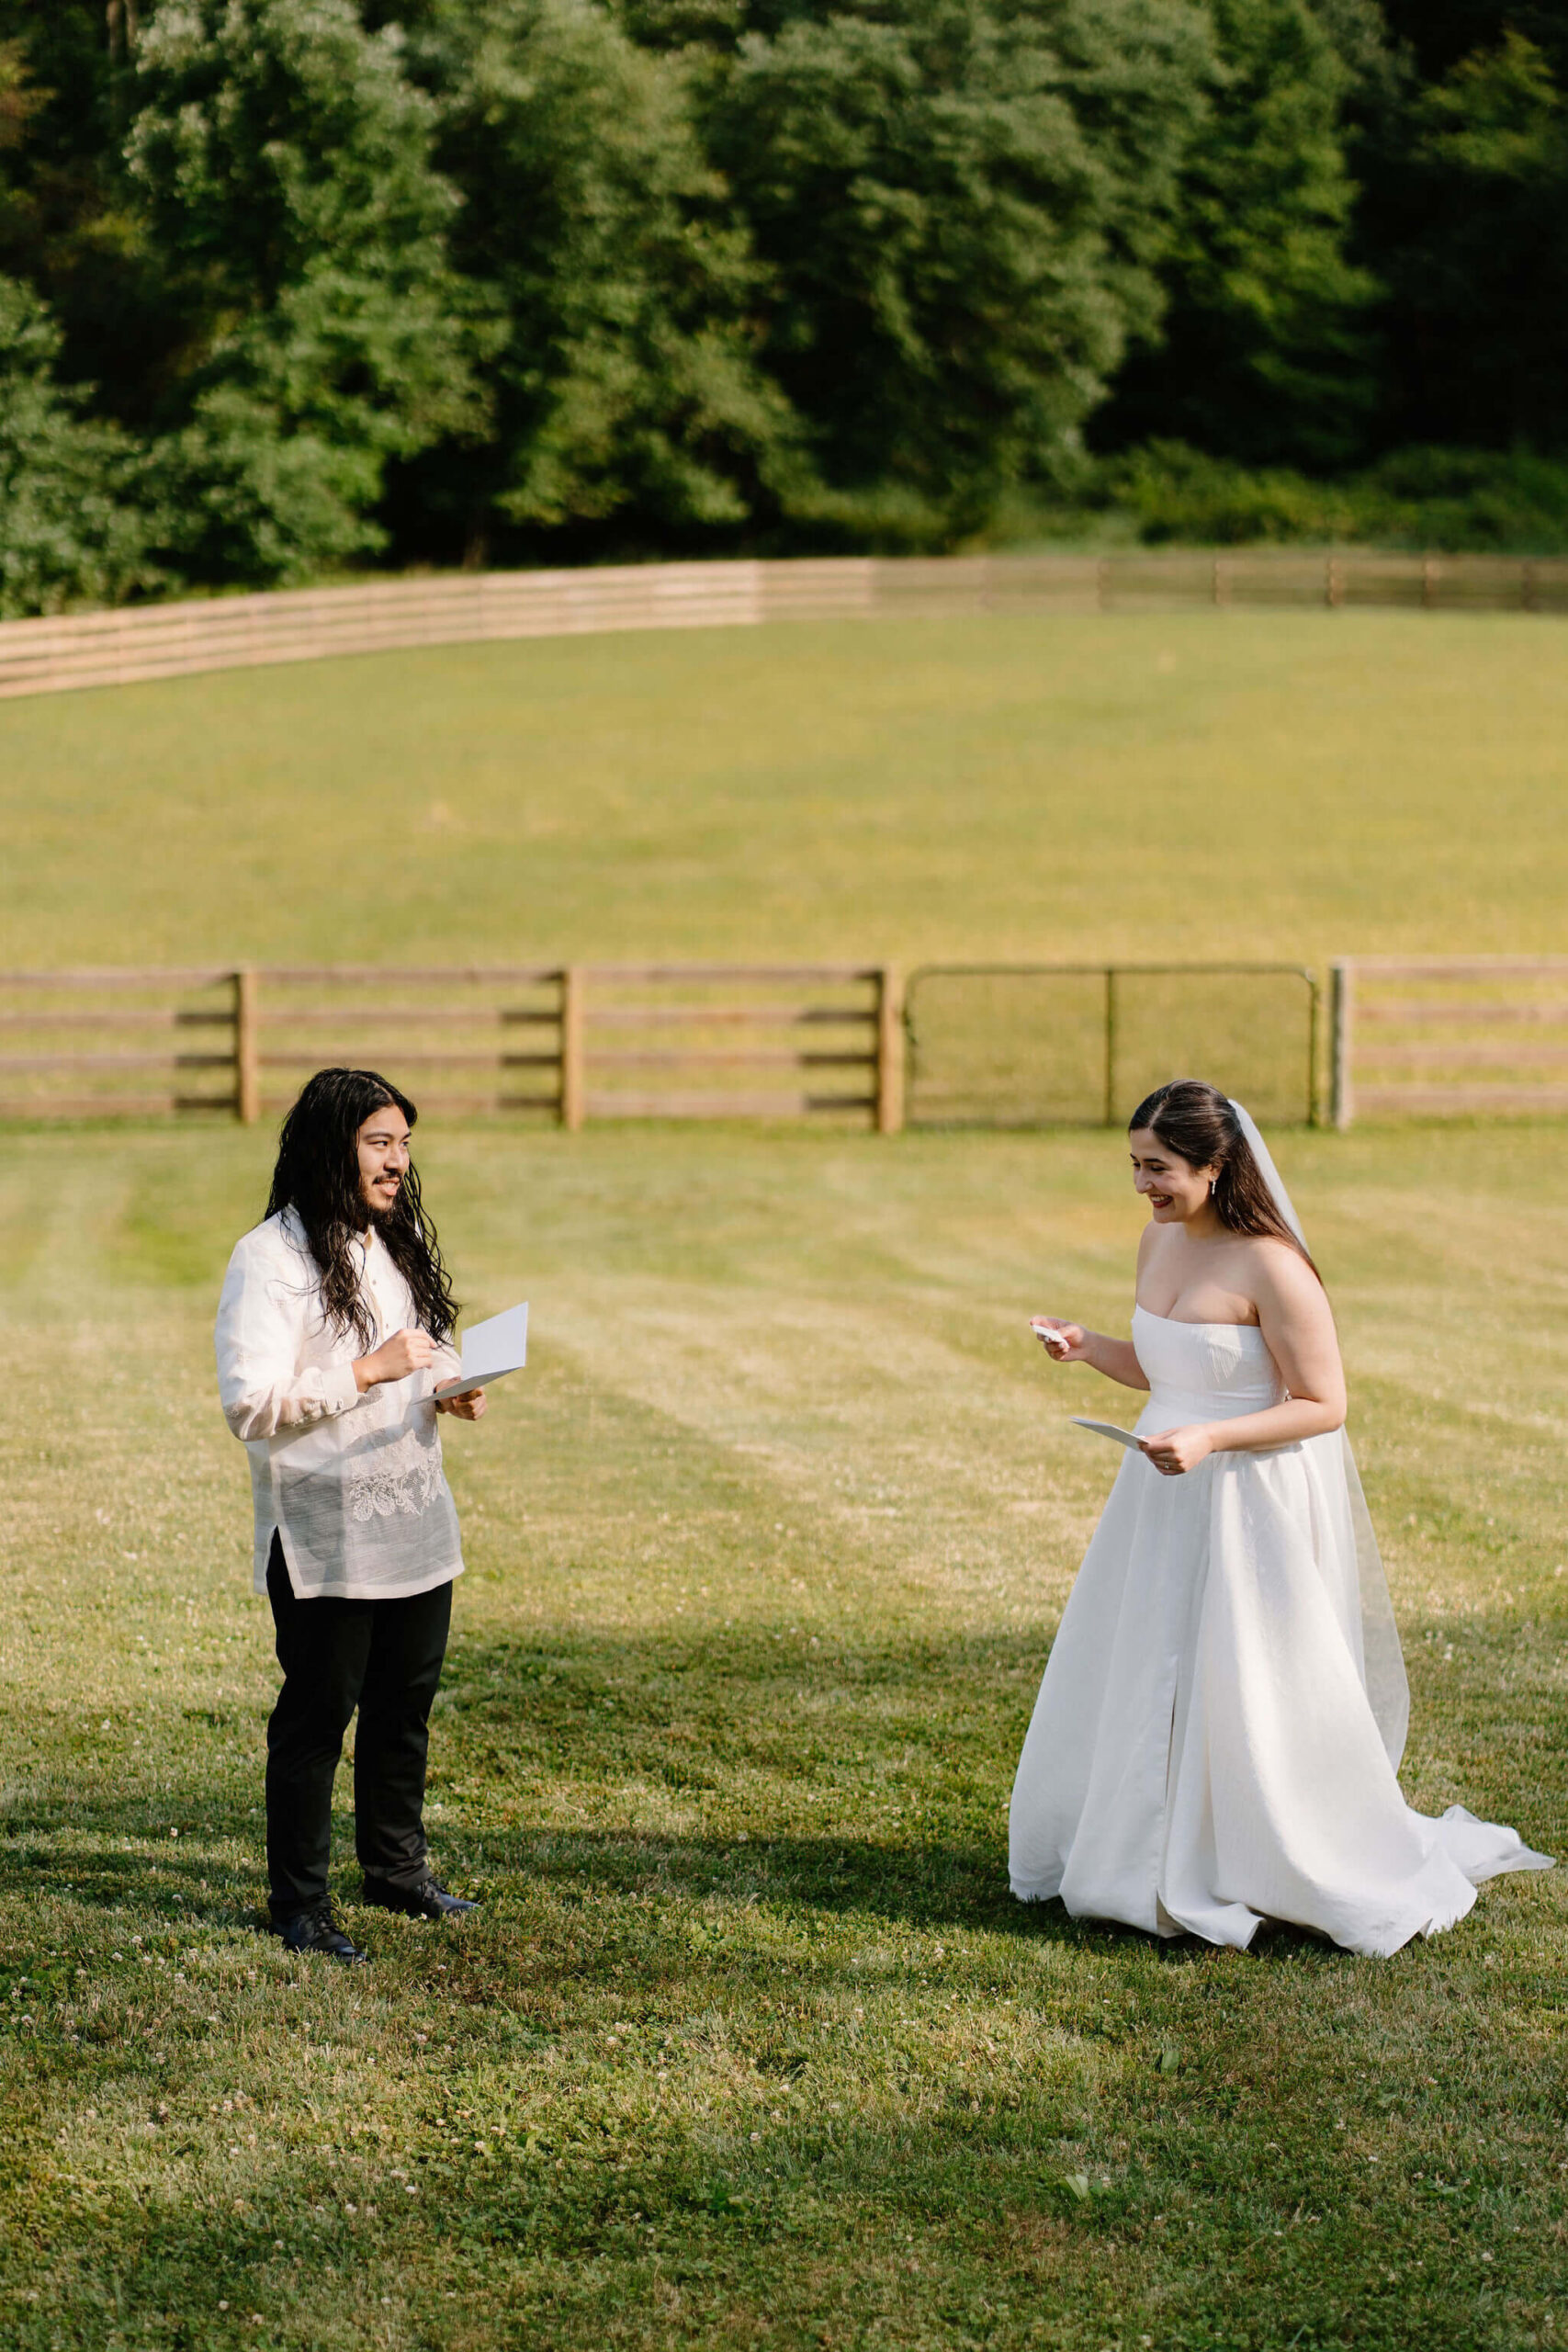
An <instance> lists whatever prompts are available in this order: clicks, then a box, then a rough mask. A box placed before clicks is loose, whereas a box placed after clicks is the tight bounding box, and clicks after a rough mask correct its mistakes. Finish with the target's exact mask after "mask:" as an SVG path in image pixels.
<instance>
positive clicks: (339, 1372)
mask: <svg viewBox="0 0 1568 2352" xmlns="http://www.w3.org/2000/svg"><path fill="white" fill-rule="evenodd" d="M321 1402H322V1405H323V1406H324V1408H326V1410H327V1411H328V1412H329V1413H346V1412H347V1411H348V1409H349V1408H350V1406H352V1405H357V1404H358V1402H359V1383H358V1382H357V1381H356V1380H355V1376H354V1366H353V1365H352V1364H351V1363H334V1364H330V1365H329V1366H328V1367H327V1370H326V1371H325V1373H324V1374H322V1378H321Z"/></svg>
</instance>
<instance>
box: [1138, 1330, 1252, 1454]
mask: <svg viewBox="0 0 1568 2352" xmlns="http://www.w3.org/2000/svg"><path fill="white" fill-rule="evenodd" d="M1133 1344H1134V1347H1135V1348H1136V1350H1137V1351H1138V1362H1139V1363H1140V1364H1142V1366H1143V1368H1144V1375H1145V1379H1146V1380H1147V1381H1148V1384H1149V1401H1148V1403H1147V1405H1146V1406H1145V1408H1144V1413H1143V1416H1141V1417H1140V1418H1145V1419H1146V1418H1147V1416H1148V1415H1149V1414H1150V1413H1151V1412H1153V1413H1155V1414H1156V1416H1157V1415H1160V1414H1164V1415H1166V1416H1167V1418H1166V1419H1157V1418H1156V1419H1154V1420H1152V1421H1150V1423H1149V1426H1150V1428H1151V1429H1173V1428H1175V1427H1176V1426H1177V1425H1178V1423H1179V1420H1181V1419H1197V1420H1206V1421H1217V1420H1234V1419H1236V1418H1237V1416H1239V1415H1240V1414H1242V1413H1260V1412H1262V1411H1263V1410H1264V1409H1265V1408H1267V1407H1268V1406H1269V1405H1277V1404H1278V1403H1279V1402H1280V1397H1282V1396H1283V1395H1284V1393H1285V1392H1284V1388H1283V1385H1282V1384H1281V1382H1280V1375H1279V1373H1278V1372H1277V1371H1276V1369H1275V1366H1274V1359H1273V1357H1272V1356H1271V1355H1270V1354H1269V1344H1268V1341H1267V1340H1265V1339H1264V1337H1263V1334H1262V1332H1261V1331H1260V1330H1259V1329H1258V1327H1257V1325H1256V1324H1255V1323H1177V1322H1173V1321H1172V1319H1171V1317H1169V1316H1168V1315H1151V1314H1150V1313H1149V1311H1148V1309H1147V1307H1146V1306H1134V1309H1133Z"/></svg>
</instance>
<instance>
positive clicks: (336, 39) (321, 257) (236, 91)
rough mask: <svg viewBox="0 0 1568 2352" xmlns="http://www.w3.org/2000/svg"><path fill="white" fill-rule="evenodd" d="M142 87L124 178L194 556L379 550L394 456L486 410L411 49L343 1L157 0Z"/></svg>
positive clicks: (174, 490) (294, 568)
mask: <svg viewBox="0 0 1568 2352" xmlns="http://www.w3.org/2000/svg"><path fill="white" fill-rule="evenodd" d="M137 83H138V101H139V103H138V111H137V114H136V119H135V121H134V123H133V125H132V127H131V130H130V140H129V145H128V156H129V163H130V173H131V175H132V179H133V181H134V184H135V186H136V187H137V188H138V190H139V191H140V193H141V198H142V200H143V202H144V203H145V205H146V208H147V212H148V217H149V221H150V224H151V229H152V234H153V235H154V236H155V238H156V239H157V241H158V243H159V246H160V249H161V250H162V252H163V253H164V254H165V256H166V257H167V262H168V266H169V267H170V269H171V270H172V271H173V272H174V273H175V275H176V277H177V281H178V286H179V290H180V296H181V300H182V304H183V308H184V312H185V316H186V340H185V344H184V346H183V348H182V351H181V353H180V356H179V365H178V367H177V368H175V370H173V371H172V376H173V380H172V382H171V384H170V388H169V393H168V399H167V401H166V404H165V412H164V418H163V420H162V422H163V423H164V425H165V427H166V431H165V437H164V441H163V444H162V458H163V464H164V475H165V478H166V480H167V481H168V483H169V485H170V490H171V495H172V496H174V497H175V501H176V503H177V506H178V509H179V511H180V512H181V513H182V515H183V516H184V526H183V529H182V532H181V537H180V542H179V548H178V552H179V554H180V557H181V559H182V560H183V561H184V562H185V564H186V566H187V567H188V568H189V569H190V570H192V571H195V572H197V573H198V574H201V575H204V576H208V577H212V578H225V579H254V580H287V579H289V578H291V577H298V576H301V575H303V574H306V573H308V572H310V571H317V570H320V569H321V567H323V566H325V565H329V564H332V563H336V562H341V561H343V560H344V559H346V558H348V557H351V556H353V555H355V554H357V553H360V552H362V551H365V550H367V549H369V548H375V547H378V546H379V545H381V544H382V543H383V538H384V535H383V533H382V532H381V530H380V528H379V526H378V525H377V524H376V523H375V521H374V519H373V511H372V510H373V509H374V507H375V504H376V502H377V500H378V496H379V494H380V490H381V485H382V480H383V476H384V472H385V469H386V466H387V463H388V461H389V459H390V458H396V457H408V456H410V455H411V454H412V453H413V452H414V451H416V450H418V449H419V448H421V447H425V446H427V445H428V444H429V443H430V442H432V441H434V440H435V439H437V438H438V437H439V436H440V435H443V434H445V433H448V432H451V431H452V430H454V429H455V428H457V429H460V428H463V427H466V426H469V425H472V424H475V423H476V422H477V421H478V420H479V416H480V413H481V411H480V404H479V401H478V398H477V396H476V393H475V389H474V384H473V379H472V373H471V368H470V364H469V342H470V337H469V334H468V327H467V325H466V322H465V310H466V308H467V307H468V306H467V304H466V299H465V295H464V290H463V288H461V286H460V284H459V282H458V280H457V278H456V277H455V275H454V273H453V272H452V270H451V268H450V266H449V263H448V260H447V256H446V242H445V241H446V232H447V229H448V228H449V226H450V222H451V220H452V216H453V213H454V211H455V209H456V207H457V198H456V196H455V194H454V192H453V191H452V189H451V188H450V187H448V185H447V184H446V182H445V181H444V180H443V179H442V178H441V176H440V175H439V174H438V173H437V172H436V171H435V169H434V166H433V164H432V161H431V146H432V140H433V135H434V119H433V109H432V107H431V105H430V102H429V100H428V99H427V98H426V97H425V96H423V94H422V93H421V92H420V91H419V90H417V89H415V88H414V87H413V86H412V84H411V83H410V81H409V79H408V77H407V75H406V74H405V73H404V70H403V62H402V43H401V40H400V36H399V34H398V32H397V30H396V28H389V29H387V30H386V31H384V32H382V33H380V34H376V35H372V34H368V33H367V32H366V30H365V29H364V28H363V26H362V25H361V24H360V22H359V19H358V17H357V16H356V15H355V10H354V9H353V7H352V6H350V5H349V0H163V5H162V6H160V7H159V8H158V10H157V13H156V15H155V16H154V17H153V18H152V22H151V24H150V25H149V26H148V27H147V28H146V30H145V31H144V33H143V35H142V38H141V46H140V49H139V51H138V56H137Z"/></svg>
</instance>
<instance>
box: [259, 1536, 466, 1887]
mask: <svg viewBox="0 0 1568 2352" xmlns="http://www.w3.org/2000/svg"><path fill="white" fill-rule="evenodd" d="M266 1590H267V1598H268V1600H270V1601H271V1603H272V1618H273V1623H274V1624H275V1625H276V1629H277V1662H278V1664H279V1666H280V1667H281V1668H283V1688H282V1690H281V1691H279V1692H278V1694H277V1704H276V1707H274V1709H273V1711H272V1715H271V1718H270V1720H269V1722H268V1724H267V1727H266V1867H267V1877H268V1879H269V1881H270V1883H271V1893H272V1916H273V1918H274V1919H275V1920H283V1919H290V1918H292V1917H294V1916H295V1914H296V1913H298V1912H300V1911H305V1910H308V1909H310V1906H311V1905H313V1904H316V1903H320V1902H321V1901H322V1900H323V1899H324V1897H325V1895H326V1892H327V1872H328V1869H329V1867H330V1864H331V1861H332V1813H333V1775H334V1774H335V1772H336V1770H337V1765H338V1758H339V1757H340V1756H341V1755H342V1754H343V1736H344V1732H345V1731H346V1730H347V1729H348V1723H349V1718H350V1716H351V1715H352V1714H353V1713H354V1711H355V1707H356V1706H357V1708H358V1709H359V1730H358V1733H357V1735H356V1736H355V1744H354V1814H355V1847H356V1849H357V1851H358V1855H359V1865H360V1868H361V1870H362V1871H364V1872H365V1874H366V1876H367V1877H369V1878H378V1879H382V1880H385V1881H387V1882H388V1883H390V1884H391V1885H393V1886H401V1887H414V1886H417V1885H418V1884H419V1883H420V1882H421V1880H422V1879H423V1878H424V1877H425V1876H426V1875H427V1871H428V1865H427V1862H426V1855H427V1853H428V1850H429V1849H428V1848H427V1847H426V1845H425V1841H424V1768H425V1758H426V1753H427V1751H428V1748H429V1745H430V1708H431V1702H432V1701H433V1700H434V1697H435V1692H436V1688H437V1686H438V1684H439V1683H440V1680H441V1666H442V1661H443V1659H444V1658H445V1657H446V1634H447V1628H448V1626H449V1625H450V1623H451V1621H452V1588H451V1585H450V1584H439V1585H437V1586H436V1587H435V1589H434V1591H432V1592H416V1593H411V1594H410V1595H408V1597H407V1598H406V1599H403V1600H332V1599H328V1598H325V1597H323V1598H321V1599H320V1600H299V1598H298V1597H297V1595H296V1594H295V1591H294V1589H293V1587H292V1585H291V1584H290V1583H289V1581H288V1568H287V1567H286V1566H284V1561H283V1546H282V1545H281V1544H280V1543H279V1542H278V1539H277V1537H276V1534H275V1535H274V1537H273V1539H272V1556H271V1558H270V1559H269V1560H268V1562H267V1570H266Z"/></svg>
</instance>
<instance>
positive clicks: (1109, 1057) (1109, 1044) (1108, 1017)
mask: <svg viewBox="0 0 1568 2352" xmlns="http://www.w3.org/2000/svg"><path fill="white" fill-rule="evenodd" d="M1105 1125H1107V1126H1108V1127H1113V1126H1114V1125H1116V970H1115V967H1114V966H1113V965H1110V964H1108V965H1107V966H1106V967H1105Z"/></svg>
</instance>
